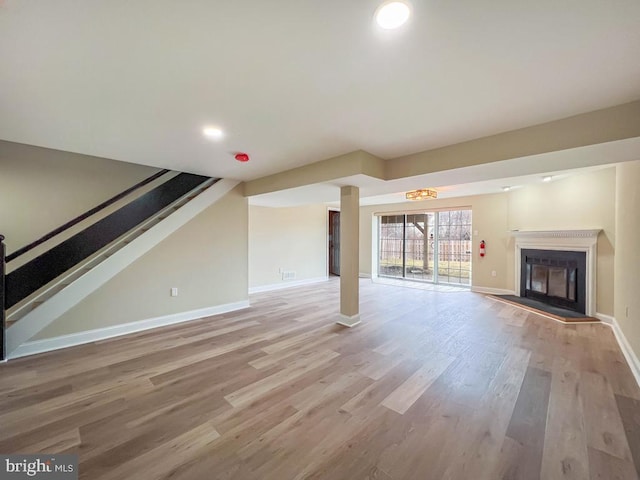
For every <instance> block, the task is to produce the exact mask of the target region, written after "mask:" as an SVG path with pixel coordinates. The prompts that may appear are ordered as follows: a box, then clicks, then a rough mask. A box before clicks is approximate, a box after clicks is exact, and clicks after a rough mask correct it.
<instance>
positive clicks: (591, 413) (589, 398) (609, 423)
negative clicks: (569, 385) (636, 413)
mask: <svg viewBox="0 0 640 480" xmlns="http://www.w3.org/2000/svg"><path fill="white" fill-rule="evenodd" d="M580 384H581V386H582V389H581V394H582V395H581V397H582V404H583V405H584V413H585V416H586V417H587V418H588V419H589V422H587V424H586V432H587V445H588V446H589V447H591V448H594V449H597V450H601V451H603V452H606V453H608V454H609V455H613V456H614V457H618V458H620V459H622V460H628V461H632V458H631V451H630V449H629V443H628V442H627V436H626V433H625V430H624V426H623V424H622V419H621V418H620V412H619V410H618V406H617V403H616V400H615V397H614V394H613V390H612V389H611V385H610V384H609V381H608V380H607V378H606V377H604V376H602V375H600V374H597V373H592V372H583V373H582V375H581V376H580Z"/></svg>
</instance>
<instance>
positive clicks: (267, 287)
mask: <svg viewBox="0 0 640 480" xmlns="http://www.w3.org/2000/svg"><path fill="white" fill-rule="evenodd" d="M328 280H329V277H315V278H306V279H304V280H294V281H292V282H282V283H272V284H271V285H261V286H259V287H251V288H249V294H252V293H262V292H271V291H273V290H282V289H283V288H292V287H301V286H302V285H310V284H312V283H320V282H326V281H328Z"/></svg>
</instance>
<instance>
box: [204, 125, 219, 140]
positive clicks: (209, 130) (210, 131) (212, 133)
mask: <svg viewBox="0 0 640 480" xmlns="http://www.w3.org/2000/svg"><path fill="white" fill-rule="evenodd" d="M202 134H203V135H204V136H205V137H207V138H212V139H214V140H220V139H221V138H222V137H224V132H223V131H222V130H221V129H219V128H218V127H204V128H203V129H202Z"/></svg>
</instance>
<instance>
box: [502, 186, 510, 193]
mask: <svg viewBox="0 0 640 480" xmlns="http://www.w3.org/2000/svg"><path fill="white" fill-rule="evenodd" d="M502 190H504V191H505V192H508V191H509V190H511V187H502Z"/></svg>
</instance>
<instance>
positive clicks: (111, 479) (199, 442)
mask: <svg viewBox="0 0 640 480" xmlns="http://www.w3.org/2000/svg"><path fill="white" fill-rule="evenodd" d="M218 438H220V434H219V433H218V432H217V431H216V429H215V428H214V427H213V426H212V425H211V424H210V423H205V424H203V425H200V426H199V427H196V428H194V429H193V430H190V431H188V432H187V433H184V434H182V435H179V436H177V437H175V438H173V439H171V440H170V441H169V442H167V443H165V444H163V445H160V446H159V447H157V448H155V449H153V450H151V451H149V452H147V453H145V454H143V455H141V456H139V457H136V458H134V459H133V460H130V461H128V462H125V463H123V464H121V465H119V466H118V467H116V468H113V469H111V470H110V471H109V472H107V473H106V474H104V475H101V476H99V477H97V479H96V480H120V479H122V478H135V477H137V478H140V477H142V476H144V478H146V479H149V480H152V479H159V478H164V476H165V475H166V473H167V471H168V470H170V469H171V468H174V467H175V466H176V465H180V464H182V463H184V462H185V460H187V459H189V457H191V456H195V455H197V454H198V453H199V452H200V451H202V450H203V449H206V448H207V447H209V446H210V445H211V444H212V443H213V442H215V441H216V440H217V439H218Z"/></svg>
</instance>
